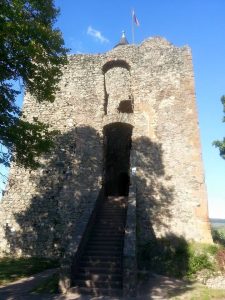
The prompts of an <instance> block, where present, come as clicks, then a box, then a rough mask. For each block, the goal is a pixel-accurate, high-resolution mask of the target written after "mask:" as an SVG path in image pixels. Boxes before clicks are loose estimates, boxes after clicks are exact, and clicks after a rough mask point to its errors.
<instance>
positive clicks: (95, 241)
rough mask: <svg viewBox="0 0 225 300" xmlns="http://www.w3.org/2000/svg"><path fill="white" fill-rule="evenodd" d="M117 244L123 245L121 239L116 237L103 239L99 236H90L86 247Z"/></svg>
mask: <svg viewBox="0 0 225 300" xmlns="http://www.w3.org/2000/svg"><path fill="white" fill-rule="evenodd" d="M102 244H103V245H112V246H114V245H117V246H123V239H121V238H117V239H112V238H109V239H103V238H102V237H99V238H91V240H90V241H89V242H88V244H87V247H88V246H89V245H102Z"/></svg>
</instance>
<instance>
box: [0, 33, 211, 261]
mask: <svg viewBox="0 0 225 300" xmlns="http://www.w3.org/2000/svg"><path fill="white" fill-rule="evenodd" d="M121 101H131V103H132V109H133V112H132V113H122V112H120V110H119V109H118V108H119V106H120V103H121ZM23 111H24V113H25V114H26V115H27V119H28V120H32V119H33V117H36V118H38V119H39V120H40V121H44V122H48V123H50V125H51V127H52V128H53V129H57V130H59V131H60V133H59V134H58V137H57V142H56V146H55V149H54V151H53V152H52V153H51V154H48V155H46V156H45V157H42V158H41V162H42V167H41V168H40V169H38V170H36V171H29V170H24V169H23V168H20V167H17V166H14V165H13V166H12V167H11V171H10V179H9V183H8V186H7V190H6V193H5V196H4V198H3V199H2V201H1V203H0V253H1V255H4V254H5V253H11V254H14V255H48V256H57V255H59V254H60V253H62V252H63V251H64V249H65V247H67V246H66V245H67V243H68V240H69V239H70V235H71V234H72V232H74V228H75V227H76V226H78V224H79V222H80V220H82V216H83V215H84V214H85V213H86V212H87V211H88V210H90V208H91V207H93V203H94V202H95V201H96V199H97V195H98V193H99V190H100V188H101V186H102V180H103V173H104V151H103V141H104V136H103V132H104V130H103V128H104V126H106V125H108V124H111V123H115V122H121V123H127V124H130V125H132V126H133V133H132V149H131V158H130V159H131V167H132V168H136V175H135V176H136V183H137V223H138V235H139V240H140V241H142V242H145V241H146V240H149V239H150V238H153V237H161V236H165V235H170V234H174V235H177V236H184V237H185V238H187V239H193V240H197V241H202V242H211V235H210V228H209V223H208V212H207V196H206V192H205V183H204V173H203V166H202V158H201V146H200V139H199V128H198V118H197V111H196V104H195V91H194V79H193V68H192V57H191V52H190V49H189V48H188V47H183V48H177V47H175V46H173V45H171V44H170V43H169V42H167V41H166V40H164V39H162V38H151V39H148V40H146V41H144V42H143V43H142V44H141V45H139V46H134V45H127V46H119V47H117V48H114V49H113V50H111V51H109V52H107V53H104V54H101V55H71V56H69V64H68V65H67V66H66V67H65V69H64V75H63V77H62V80H61V82H60V90H59V92H58V93H57V95H56V101H55V102H54V103H42V104H37V103H36V102H35V101H34V99H32V97H31V96H30V95H29V94H27V95H26V96H25V100H24V108H23Z"/></svg>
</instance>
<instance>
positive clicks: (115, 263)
mask: <svg viewBox="0 0 225 300" xmlns="http://www.w3.org/2000/svg"><path fill="white" fill-rule="evenodd" d="M80 267H81V268H87V267H96V268H109V269H110V268H112V267H115V268H121V267H122V262H118V261H99V260H97V261H96V260H95V261H93V260H82V261H81V262H80Z"/></svg>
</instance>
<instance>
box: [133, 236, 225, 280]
mask: <svg viewBox="0 0 225 300" xmlns="http://www.w3.org/2000/svg"><path fill="white" fill-rule="evenodd" d="M217 252H218V246H214V245H204V244H198V243H187V242H186V241H185V240H184V239H183V238H178V237H174V236H172V237H171V236H170V237H168V238H163V239H158V240H155V241H154V242H153V241H151V242H148V243H146V244H145V245H142V246H140V247H139V252H138V263H139V267H140V268H147V269H149V270H152V271H154V272H156V273H159V274H163V275H168V276H173V277H178V278H184V277H187V278H194V277H195V275H196V273H197V272H199V271H201V270H203V269H207V270H210V271H213V270H214V269H215V265H216V264H215V258H214V256H215V254H216V253H217ZM220 259H222V258H220ZM224 262H225V252H224Z"/></svg>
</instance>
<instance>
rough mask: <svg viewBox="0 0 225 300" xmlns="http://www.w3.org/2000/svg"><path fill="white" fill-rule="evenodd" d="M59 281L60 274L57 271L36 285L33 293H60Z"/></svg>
mask: <svg viewBox="0 0 225 300" xmlns="http://www.w3.org/2000/svg"><path fill="white" fill-rule="evenodd" d="M58 283H59V275H58V274H57V273H56V274H54V275H52V276H51V277H50V278H48V279H47V280H46V281H44V282H42V283H41V284H39V285H38V286H37V287H35V288H34V289H33V291H32V294H57V293H59V288H58Z"/></svg>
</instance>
